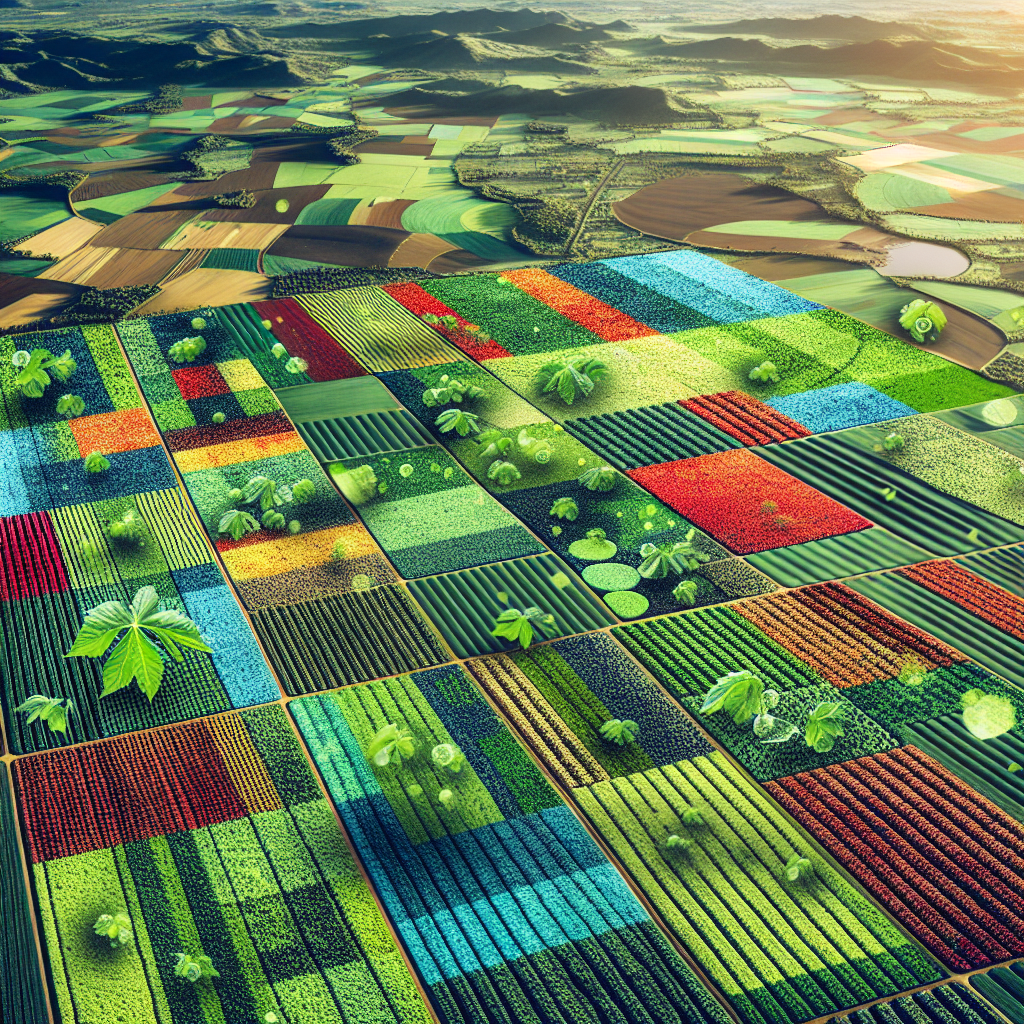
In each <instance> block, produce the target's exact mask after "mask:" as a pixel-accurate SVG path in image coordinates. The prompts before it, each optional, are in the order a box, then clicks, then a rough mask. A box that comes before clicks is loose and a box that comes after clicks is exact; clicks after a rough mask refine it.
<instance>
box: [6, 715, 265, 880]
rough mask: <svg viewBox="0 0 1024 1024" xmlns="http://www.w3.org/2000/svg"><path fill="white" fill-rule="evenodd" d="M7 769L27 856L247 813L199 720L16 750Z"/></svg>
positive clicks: (64, 853) (94, 846) (60, 853)
mask: <svg viewBox="0 0 1024 1024" xmlns="http://www.w3.org/2000/svg"><path fill="white" fill-rule="evenodd" d="M195 765H201V766H202V771H200V772H196V771H195V770H194V766H195ZM141 766H145V767H144V768H143V767H141ZM14 774H15V778H16V779H17V781H18V787H19V790H20V793H21V803H22V808H23V810H24V816H25V831H26V834H27V838H28V848H29V855H30V857H31V859H32V861H33V862H34V863H38V862H39V861H43V860H52V859H53V858H55V857H69V856H71V855H73V854H76V853H85V852H86V851H87V850H99V849H103V848H105V847H110V846H117V845H118V844H120V843H129V842H133V841H135V840H138V839H149V838H151V837H153V836H161V835H168V834H169V833H171V832H180V831H182V830H184V829H191V828H201V827H203V826H205V825H213V824H216V823H217V822H222V821H230V820H231V819H234V818H244V817H245V816H246V814H248V810H247V808H246V806H245V803H244V802H243V801H242V799H241V798H240V797H239V795H238V792H237V789H236V787H235V785H234V782H233V780H232V778H231V773H230V771H229V769H228V767H227V766H226V765H225V763H224V759H223V758H222V757H221V754H220V752H219V750H218V748H217V745H216V744H215V743H214V741H213V739H212V737H211V736H210V733H209V730H208V728H207V726H206V724H205V723H203V722H185V723H183V724H181V725H177V726H174V727H173V728H170V729H154V730H151V731H149V732H145V733H134V734H131V735H128V736H120V737H118V738H116V739H112V740H105V741H103V742H100V743H90V744H87V745H85V746H82V747H75V748H72V749H69V750H60V751H56V750H55V751H52V752H49V753H43V754H39V755H38V756H36V757H28V758H24V759H23V760H21V761H19V762H18V763H17V765H16V766H15V769H14Z"/></svg>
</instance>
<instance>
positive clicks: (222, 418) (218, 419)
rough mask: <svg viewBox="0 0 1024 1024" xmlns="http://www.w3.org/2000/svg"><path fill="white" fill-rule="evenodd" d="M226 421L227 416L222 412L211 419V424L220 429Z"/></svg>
mask: <svg viewBox="0 0 1024 1024" xmlns="http://www.w3.org/2000/svg"><path fill="white" fill-rule="evenodd" d="M226 419H227V416H225V415H224V413H222V412H215V413H214V414H213V415H212V416H211V417H210V422H211V423H213V424H215V425H216V426H218V427H219V426H220V425H221V424H222V423H223V422H224V421H225V420H226Z"/></svg>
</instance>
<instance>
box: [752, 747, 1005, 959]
mask: <svg viewBox="0 0 1024 1024" xmlns="http://www.w3.org/2000/svg"><path fill="white" fill-rule="evenodd" d="M768 790H769V792H770V793H771V794H772V795H773V796H774V797H776V799H778V800H779V801H780V803H781V804H782V805H783V807H785V808H786V809H787V810H788V811H790V813H792V814H793V815H794V816H795V817H796V818H797V820H798V821H800V822H801V824H803V825H804V826H805V827H806V828H807V829H808V830H809V831H810V832H811V833H812V834H813V835H814V836H815V837H816V838H817V839H818V840H819V841H820V842H821V843H822V844H823V845H824V846H825V847H826V848H827V849H828V850H829V852H830V853H832V855H833V856H835V857H836V858H837V860H839V861H840V863H842V864H844V865H845V866H846V867H848V868H849V870H850V871H851V872H852V873H853V874H854V876H855V877H856V878H858V880H860V881H861V882H862V883H863V884H864V885H865V887H866V888H867V889H868V891H869V892H871V893H872V894H873V895H874V896H875V897H876V898H877V899H878V900H879V902H880V903H882V905H883V906H885V907H886V908H887V909H888V910H889V911H890V912H891V913H892V914H894V915H895V916H896V918H897V919H898V920H899V921H900V922H901V923H903V924H904V925H905V926H906V927H907V928H908V929H909V930H910V931H911V932H912V933H913V934H914V935H915V936H916V937H917V938H918V939H920V941H921V942H922V943H924V945H925V946H926V947H927V948H928V949H930V950H931V951H932V952H934V953H935V954H936V955H937V956H938V957H939V958H940V959H942V960H943V961H944V962H945V963H947V964H949V965H950V966H951V967H953V968H954V969H956V970H960V971H965V970H970V969H972V968H976V967H982V966H984V965H986V964H989V963H992V962H998V961H1002V960H1007V959H1010V958H1012V957H1019V956H1021V955H1024V938H1022V935H1021V933H1022V928H1021V925H1022V923H1024V918H1022V915H1024V883H1022V881H1021V878H1022V875H1021V868H1022V866H1024V826H1022V825H1021V823H1020V822H1018V821H1015V820H1014V819H1013V818H1011V817H1010V816H1009V815H1008V814H1005V813H1004V812H1003V811H1001V810H1000V809H999V808H998V807H996V806H995V805H994V804H992V803H990V802H989V801H987V800H985V799H984V798H983V797H981V796H979V794H977V793H976V792H974V790H972V789H971V788H970V787H969V786H968V785H966V784H965V783H964V782H962V781H961V780H960V779H958V778H956V777H955V776H954V775H952V774H951V773H950V772H948V771H946V770H945V769H944V768H942V767H941V766H940V765H939V764H938V763H937V762H935V761H933V760H932V759H931V758H929V757H927V755H925V754H923V753H922V752H921V751H919V750H916V749H915V748H914V747H904V748H902V749H900V750H896V751H892V752H891V753H889V754H879V755H877V756H874V757H866V758H861V759H859V760H856V761H848V762H846V763H844V764H841V765H834V766H832V767H830V768H822V769H818V770H817V771H814V772H807V773H804V774H801V775H797V776H794V777H792V778H787V779H781V780H779V781H778V782H776V783H770V784H769V786H768Z"/></svg>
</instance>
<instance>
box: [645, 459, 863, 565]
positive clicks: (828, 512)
mask: <svg viewBox="0 0 1024 1024" xmlns="http://www.w3.org/2000/svg"><path fill="white" fill-rule="evenodd" d="M628 475H629V476H630V477H632V479H634V480H635V481H636V482H637V483H638V484H640V485H641V486H642V487H646V488H647V490H649V491H650V492H651V493H652V494H653V495H655V497H658V498H660V499H661V500H662V501H663V502H665V504H666V505H670V506H671V507H672V508H674V509H675V510H676V511H677V512H678V513H679V514H680V515H681V516H684V517H685V518H686V519H689V520H690V522H692V523H694V524H696V525H697V526H699V527H700V528H701V529H702V530H706V531H707V532H708V533H710V534H711V536H712V537H714V538H715V540H717V541H720V542H721V543H722V544H725V545H726V546H727V547H728V548H729V549H730V550H732V551H734V552H736V553H737V554H740V555H748V554H751V553H752V552H754V551H770V550H772V549H773V548H782V547H788V546H789V545H791V544H801V543H803V542H804V541H808V540H819V539H821V538H822V537H835V536H837V535H839V534H842V533H853V532H854V531H856V530H863V529H866V528H867V527H869V526H870V525H871V523H870V522H869V521H868V520H867V519H865V518H864V517H863V516H860V515H858V514H857V513H856V512H852V511H851V510H850V509H848V508H846V507H845V506H844V505H840V504H839V502H838V501H834V500H833V499H832V498H829V497H827V496H826V495H824V494H822V493H821V491H816V490H815V489H814V488H813V487H811V486H809V485H808V484H805V483H803V482H802V481H800V480H797V479H796V477H793V476H790V475H789V474H788V473H786V472H785V471H784V470H781V469H779V468H778V467H776V466H773V465H772V464H771V463H769V462H765V461H764V460H763V459H759V458H758V457H757V456H756V455H754V454H752V453H751V452H748V451H746V450H745V449H743V448H737V449H734V450H732V451H725V452H715V453H713V454H711V455H700V456H698V457H697V458H695V459H680V460H679V461H677V462H662V463H660V464H658V465H656V466H645V467H642V468H640V469H632V470H629V473H628Z"/></svg>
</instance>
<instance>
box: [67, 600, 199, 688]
mask: <svg viewBox="0 0 1024 1024" xmlns="http://www.w3.org/2000/svg"><path fill="white" fill-rule="evenodd" d="M122 630H124V631H125V632H124V635H123V636H122V635H121V633H122ZM118 637H120V639H118ZM153 637H155V638H156V639H157V640H158V641H159V642H160V645H161V646H162V647H163V649H164V650H165V651H166V652H167V654H169V655H170V656H171V657H172V658H173V659H174V660H175V661H178V662H181V661H184V660H185V656H184V655H183V654H182V653H181V650H180V649H179V648H180V647H185V648H188V649H190V650H193V651H202V652H203V653H205V654H212V653H213V651H212V650H211V648H209V647H207V646H206V644H205V643H204V642H203V639H202V637H201V636H200V635H199V627H198V626H197V625H196V624H195V623H194V622H193V621H192V620H191V619H190V618H188V616H186V615H184V614H183V613H182V612H180V611H178V610H177V609H176V608H166V609H161V608H160V598H159V596H158V595H157V592H156V590H155V589H154V588H153V587H142V588H141V589H140V590H139V591H138V592H137V593H136V595H135V597H134V598H133V599H132V603H131V605H130V606H129V607H127V608H126V607H125V606H124V605H123V604H122V603H121V602H120V601H104V602H103V604H101V605H100V606H99V607H97V608H93V609H92V610H91V611H89V612H87V613H86V616H85V621H84V622H83V623H82V627H81V629H79V631H78V635H77V636H76V637H75V642H74V644H72V646H71V650H70V651H68V653H67V654H65V655H64V657H65V658H74V657H81V658H101V657H103V655H104V654H106V653H107V650H108V649H109V647H110V645H111V644H113V643H114V641H115V640H116V641H117V643H116V644H115V646H114V649H113V650H112V651H111V652H110V656H109V657H108V658H107V660H106V662H105V663H104V665H103V692H102V693H101V694H100V696H101V697H108V696H109V695H110V694H112V693H116V692H117V691H118V690H121V689H123V688H124V687H126V686H130V685H131V683H132V681H133V680H136V681H137V682H138V684H139V689H140V690H142V692H143V693H144V694H145V695H146V696H147V697H148V698H149V699H150V700H152V699H153V698H154V697H155V696H156V692H157V690H158V689H159V688H160V683H161V682H162V681H163V676H164V662H163V659H162V658H161V656H160V648H159V647H157V645H156V643H155V642H154V641H153V639H152V638H153Z"/></svg>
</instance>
